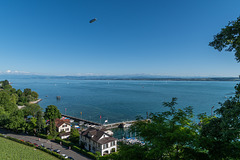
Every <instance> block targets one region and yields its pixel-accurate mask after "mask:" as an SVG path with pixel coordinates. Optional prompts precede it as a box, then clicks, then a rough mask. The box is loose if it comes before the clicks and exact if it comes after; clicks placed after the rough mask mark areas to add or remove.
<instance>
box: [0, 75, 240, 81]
mask: <svg viewBox="0 0 240 160" xmlns="http://www.w3.org/2000/svg"><path fill="white" fill-rule="evenodd" d="M2 78H3V79H11V78H19V79H25V78H32V79H69V80H151V81H240V79H239V77H174V76H172V77H171V76H156V75H112V76H111V75H106V76H105V75H102V76H45V75H7V74H6V75H3V74H2V75H0V80H2Z"/></svg>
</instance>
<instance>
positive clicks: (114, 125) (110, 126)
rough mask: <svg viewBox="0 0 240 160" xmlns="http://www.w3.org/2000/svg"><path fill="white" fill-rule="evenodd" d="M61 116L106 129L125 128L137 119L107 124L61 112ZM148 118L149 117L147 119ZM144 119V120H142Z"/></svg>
mask: <svg viewBox="0 0 240 160" xmlns="http://www.w3.org/2000/svg"><path fill="white" fill-rule="evenodd" d="M61 115H62V116H63V117H67V118H70V119H73V120H74V121H76V122H78V123H82V124H88V125H95V126H102V127H105V128H106V129H113V128H125V127H129V126H131V125H132V124H133V123H135V122H136V121H137V120H132V121H123V122H116V123H109V124H100V123H97V122H93V121H89V120H86V119H81V118H76V117H72V116H69V115H65V114H61ZM147 120H149V119H147ZM143 121H146V120H143Z"/></svg>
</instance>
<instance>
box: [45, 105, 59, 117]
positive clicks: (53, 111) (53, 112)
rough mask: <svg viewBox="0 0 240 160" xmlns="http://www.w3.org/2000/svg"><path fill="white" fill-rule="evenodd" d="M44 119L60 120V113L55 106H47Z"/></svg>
mask: <svg viewBox="0 0 240 160" xmlns="http://www.w3.org/2000/svg"><path fill="white" fill-rule="evenodd" d="M44 117H45V119H49V120H55V119H57V118H61V113H60V111H59V110H58V108H57V107H56V106H54V105H49V106H47V108H46V111H45V115H44Z"/></svg>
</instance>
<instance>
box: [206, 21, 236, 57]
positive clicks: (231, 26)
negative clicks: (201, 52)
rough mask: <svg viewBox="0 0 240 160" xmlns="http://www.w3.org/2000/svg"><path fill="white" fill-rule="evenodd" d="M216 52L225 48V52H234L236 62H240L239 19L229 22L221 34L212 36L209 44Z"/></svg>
mask: <svg viewBox="0 0 240 160" xmlns="http://www.w3.org/2000/svg"><path fill="white" fill-rule="evenodd" d="M209 46H211V47H214V48H215V49H217V50H218V51H222V50H223V49H224V48H226V51H229V52H232V51H234V52H235V58H236V60H237V62H240V17H238V18H237V20H236V21H231V22H229V23H228V25H227V26H226V27H225V28H222V30H221V32H220V33H218V34H217V35H215V36H214V40H213V41H212V42H210V43H209Z"/></svg>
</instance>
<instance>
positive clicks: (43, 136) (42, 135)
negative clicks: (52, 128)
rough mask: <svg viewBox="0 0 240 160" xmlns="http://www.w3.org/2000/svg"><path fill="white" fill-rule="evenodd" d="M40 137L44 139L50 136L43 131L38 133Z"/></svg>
mask: <svg viewBox="0 0 240 160" xmlns="http://www.w3.org/2000/svg"><path fill="white" fill-rule="evenodd" d="M38 137H40V138H44V139H48V136H47V135H45V134H41V133H39V134H38Z"/></svg>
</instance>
